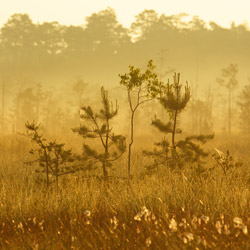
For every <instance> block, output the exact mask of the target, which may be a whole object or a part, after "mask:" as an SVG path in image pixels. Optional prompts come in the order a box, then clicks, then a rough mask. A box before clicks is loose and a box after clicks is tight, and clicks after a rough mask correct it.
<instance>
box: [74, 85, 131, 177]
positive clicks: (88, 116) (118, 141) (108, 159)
mask: <svg viewBox="0 0 250 250" xmlns="http://www.w3.org/2000/svg"><path fill="white" fill-rule="evenodd" d="M101 98H102V109H101V110H100V111H99V112H98V113H95V112H94V111H93V110H92V108H91V107H90V106H85V107H82V108H81V111H82V113H81V114H80V117H81V118H82V119H83V120H84V121H85V124H84V125H82V124H81V125H80V127H79V128H75V129H73V132H76V133H78V134H79V135H81V136H82V137H83V138H84V139H85V141H84V144H83V158H82V160H84V161H85V162H87V163H88V165H89V166H93V167H94V166H95V165H97V164H98V163H100V164H101V166H102V171H103V176H104V177H105V178H107V177H108V170H107V169H108V167H111V166H112V162H114V161H116V160H117V159H119V158H120V157H121V156H122V155H123V153H124V152H125V150H126V144H125V137H124V136H122V135H115V134H114V133H112V127H111V124H110V122H111V121H112V119H113V118H114V117H115V116H117V114H118V105H117V102H116V105H115V107H113V103H112V102H110V101H109V99H108V92H107V91H105V89H104V88H103V87H102V88H101ZM87 139H88V140H93V139H99V143H100V145H101V147H102V149H103V150H102V151H101V152H98V150H97V148H98V147H97V145H96V144H95V147H93V146H92V147H91V146H90V145H88V144H87V143H86V140H87Z"/></svg>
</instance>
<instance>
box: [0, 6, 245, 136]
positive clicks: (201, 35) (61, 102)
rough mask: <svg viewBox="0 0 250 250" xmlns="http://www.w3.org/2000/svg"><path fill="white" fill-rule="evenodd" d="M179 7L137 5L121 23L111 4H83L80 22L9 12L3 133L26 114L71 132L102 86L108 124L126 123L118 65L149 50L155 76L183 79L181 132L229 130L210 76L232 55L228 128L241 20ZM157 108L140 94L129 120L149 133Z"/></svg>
mask: <svg viewBox="0 0 250 250" xmlns="http://www.w3.org/2000/svg"><path fill="white" fill-rule="evenodd" d="M185 17H186V16H185V15H184V14H179V15H171V16H168V15H165V14H161V15H160V14H158V13H157V12H156V11H155V10H144V11H143V12H141V13H138V15H137V16H136V17H135V21H134V22H133V23H132V24H131V26H130V28H129V29H128V28H125V27H123V25H122V24H120V23H119V22H118V20H117V16H116V13H115V11H114V10H113V9H111V8H107V9H104V10H102V11H100V12H98V13H93V14H91V15H90V16H88V17H87V18H86V24H85V25H84V26H83V25H82V26H80V25H79V26H73V25H68V26H67V25H61V24H60V23H58V22H43V23H34V22H33V21H32V20H31V18H30V17H29V15H28V14H18V13H17V14H14V15H12V16H11V17H10V18H9V20H8V21H7V22H6V23H5V24H4V25H3V26H2V27H1V29H0V77H1V78H0V79H1V100H2V101H1V114H2V115H1V124H2V133H23V132H24V131H25V126H24V124H25V122H26V121H32V120H34V121H36V122H37V123H41V124H42V125H43V126H44V128H45V129H46V130H47V131H48V132H49V133H50V134H56V133H59V132H60V133H61V132H63V133H66V132H65V131H69V132H68V133H70V132H71V128H72V127H74V126H76V125H78V124H79V122H80V118H79V109H80V107H81V106H88V105H91V106H92V107H94V108H96V110H98V109H99V106H98V103H100V87H101V86H104V87H105V89H106V90H108V91H109V96H110V98H111V99H112V100H113V101H115V99H117V101H118V104H119V115H118V118H117V120H116V124H117V125H118V126H117V127H118V129H120V130H125V131H127V130H128V128H129V124H127V123H126V122H124V121H126V120H127V118H128V112H129V106H128V103H127V94H126V90H124V88H122V87H121V86H120V84H119V82H120V77H119V74H124V73H125V72H128V70H129V68H128V66H129V65H134V66H135V67H139V68H141V69H142V70H144V69H145V68H146V65H147V62H148V61H149V60H150V59H152V60H153V63H154V64H155V65H156V69H155V70H156V72H157V74H158V77H159V79H160V80H161V81H164V82H167V80H168V79H170V80H172V76H173V72H179V73H181V82H182V83H183V84H184V83H185V82H186V81H187V82H188V83H189V85H190V86H191V102H190V103H189V105H188V106H187V108H186V111H185V112H184V114H183V119H182V123H183V124H184V125H185V128H186V129H185V131H186V133H198V134H199V133H211V132H216V133H217V134H220V133H226V132H228V131H229V128H228V126H229V125H228V119H229V118H228V115H227V112H228V111H227V110H228V102H229V97H228V89H227V88H226V87H225V86H224V87H223V84H220V83H219V81H218V78H223V71H222V69H226V68H227V67H229V65H230V64H233V65H237V69H238V70H237V72H236V74H235V81H237V84H235V86H233V88H232V93H231V97H230V98H231V99H230V102H231V104H230V105H231V117H230V120H231V130H232V132H233V133H238V132H239V131H241V130H242V126H241V125H240V122H239V117H240V107H239V105H238V104H237V102H238V101H239V100H240V93H241V92H242V90H243V88H244V86H245V85H247V84H249V80H248V77H249V73H248V69H249V56H250V47H249V43H250V31H249V28H248V26H247V24H241V25H235V24H234V23H232V25H231V27H230V28H224V27H221V26H219V25H218V24H216V23H215V22H210V23H209V24H206V22H205V21H204V20H202V19H200V18H199V17H197V16H195V17H193V18H192V19H191V20H189V19H186V18H185ZM187 20H188V21H187ZM224 77H225V76H224ZM224 80H225V81H226V80H227V79H226V78H224ZM163 113H164V111H162V110H161V107H160V105H158V104H157V103H156V102H153V103H150V104H145V105H144V106H143V107H142V109H141V110H140V111H139V112H138V114H137V115H136V122H137V123H138V124H139V126H138V128H140V125H143V126H145V129H144V130H143V133H145V134H151V133H152V132H153V131H152V127H151V119H152V117H154V115H155V114H159V115H160V114H163ZM137 130H138V133H141V132H142V131H141V129H137ZM138 133H137V135H138Z"/></svg>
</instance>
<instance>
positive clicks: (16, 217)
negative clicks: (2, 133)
mask: <svg viewBox="0 0 250 250" xmlns="http://www.w3.org/2000/svg"><path fill="white" fill-rule="evenodd" d="M1 141H2V143H1V144H0V151H1V157H0V164H1V168H0V177H1V179H0V248H1V249H225V248H227V249H249V248H250V237H249V232H248V230H250V214H249V211H250V209H249V208H250V207H249V206H250V190H249V177H250V171H249V170H248V168H247V167H248V166H249V165H247V164H248V163H246V164H245V165H244V166H243V167H242V168H241V169H239V170H238V171H236V172H235V174H234V175H229V176H228V177H227V178H225V176H224V174H223V172H222V171H221V169H220V168H219V167H216V169H215V170H213V171H212V172H211V173H208V174H207V175H206V176H198V175H195V174H194V172H193V171H192V170H190V169H186V170H185V171H183V174H179V173H172V172H170V171H164V172H159V173H157V174H155V175H152V176H145V177H142V176H141V175H140V171H141V170H142V165H143V162H144V160H145V159H143V157H142V154H141V153H135V155H134V157H133V160H134V162H133V166H137V171H135V172H134V178H133V179H132V180H130V181H128V180H127V179H125V178H110V180H109V182H108V183H105V182H103V181H102V180H100V179H97V178H85V177H84V176H85V175H86V174H85V173H81V174H80V173H78V174H76V175H71V176H66V177H64V178H62V179H61V180H60V183H59V185H60V190H59V191H56V189H55V188H54V185H53V184H52V185H51V187H50V189H49V190H47V189H46V186H45V185H42V184H39V183H37V182H36V179H37V175H36V173H35V172H34V166H27V165H25V164H24V163H23V162H24V161H27V160H28V159H29V157H30V156H29V155H28V151H29V147H30V144H29V143H28V141H27V140H26V139H24V138H22V137H12V136H10V137H4V138H3V140H1ZM246 162H247V156H246ZM212 166H215V161H213V159H212V158H210V159H209V160H208V163H207V167H212ZM114 169H115V170H114V171H113V172H112V175H114V176H125V174H126V173H125V170H126V159H122V160H121V161H120V162H119V163H117V165H116V166H115V167H114Z"/></svg>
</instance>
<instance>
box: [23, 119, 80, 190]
mask: <svg viewBox="0 0 250 250" xmlns="http://www.w3.org/2000/svg"><path fill="white" fill-rule="evenodd" d="M25 126H26V128H27V130H28V131H27V133H28V136H29V137H31V140H32V142H34V143H36V145H37V146H38V147H37V148H36V149H31V150H30V154H32V155H38V158H36V159H35V160H33V161H32V162H28V163H29V164H30V163H34V162H38V163H39V166H40V168H41V169H37V170H36V171H37V172H38V173H43V174H45V175H46V183H47V187H49V185H50V176H51V175H52V176H54V177H55V181H56V186H57V187H58V182H59V177H60V176H63V175H66V174H71V173H75V172H76V171H79V170H82V169H83V166H82V165H78V166H77V165H75V157H74V156H73V154H72V150H71V149H68V150H66V149H64V146H65V144H63V143H57V142H56V141H48V140H47V139H46V138H44V136H43V135H42V134H41V133H40V132H39V128H40V125H36V124H35V123H34V122H32V123H29V122H26V124H25Z"/></svg>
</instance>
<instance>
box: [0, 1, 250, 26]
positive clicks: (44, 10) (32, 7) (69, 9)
mask: <svg viewBox="0 0 250 250" xmlns="http://www.w3.org/2000/svg"><path fill="white" fill-rule="evenodd" d="M107 7H111V8H113V9H114V10H115V12H116V14H117V19H118V21H119V22H120V23H122V24H123V25H124V26H125V27H129V26H130V24H131V23H132V22H133V21H134V20H135V16H136V15H137V14H139V13H140V12H142V11H143V10H144V9H154V10H156V12H157V13H159V14H163V13H165V14H166V15H175V14H179V13H187V14H189V15H191V16H194V15H197V16H199V17H200V18H201V19H203V20H205V21H206V22H209V21H214V22H216V23H217V24H219V25H221V26H223V27H230V25H231V23H232V21H234V22H235V23H236V24H241V23H248V24H250V14H249V13H250V12H249V11H250V0H89V1H87V0H0V26H2V25H3V24H4V23H6V22H7V20H8V19H9V17H10V16H11V15H13V14H15V13H27V14H29V16H30V17H31V19H32V20H33V21H34V23H37V22H39V23H42V22H44V21H58V22H59V23H60V24H66V25H84V24H85V17H86V16H90V15H91V14H92V13H94V12H99V11H100V10H103V9H106V8H107ZM249 26H250V25H249Z"/></svg>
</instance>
